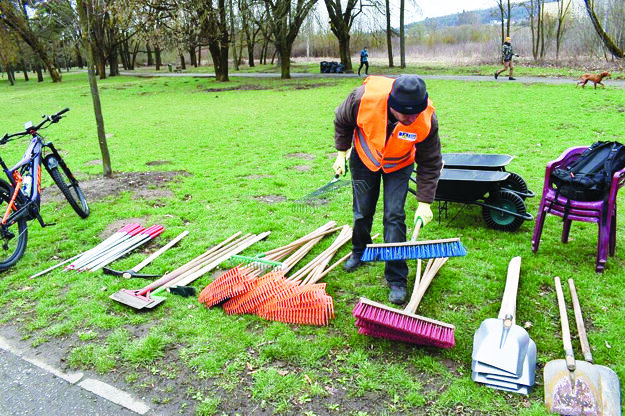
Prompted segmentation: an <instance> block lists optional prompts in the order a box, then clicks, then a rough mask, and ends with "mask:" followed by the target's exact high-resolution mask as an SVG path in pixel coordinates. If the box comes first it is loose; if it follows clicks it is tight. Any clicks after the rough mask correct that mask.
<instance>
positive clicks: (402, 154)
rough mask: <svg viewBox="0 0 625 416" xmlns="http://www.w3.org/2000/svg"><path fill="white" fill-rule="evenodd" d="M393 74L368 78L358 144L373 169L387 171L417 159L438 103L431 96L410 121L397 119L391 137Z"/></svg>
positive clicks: (362, 106)
mask: <svg viewBox="0 0 625 416" xmlns="http://www.w3.org/2000/svg"><path fill="white" fill-rule="evenodd" d="M393 81H394V79H392V78H386V77H380V76H370V77H368V78H367V79H365V82H364V85H365V93H364V94H363V95H362V98H361V99H360V107H359V108H358V116H357V117H356V125H357V127H356V129H355V130H354V147H355V148H356V151H357V152H358V156H360V159H361V160H362V162H363V163H364V164H365V166H366V167H367V168H369V170H371V171H373V172H377V171H378V170H380V169H382V171H383V172H384V173H390V172H394V171H396V170H399V169H401V168H404V167H406V166H408V165H410V164H412V163H414V161H415V154H416V147H415V144H417V143H419V142H422V141H423V140H425V139H426V137H428V135H429V134H430V130H431V128H432V114H434V110H435V109H434V106H433V105H432V101H430V99H428V106H427V108H426V109H425V110H424V111H422V112H421V113H420V114H419V115H418V116H417V119H416V120H415V121H414V122H413V123H412V124H410V125H408V126H404V125H403V124H401V123H397V125H396V126H395V129H393V132H392V133H391V135H390V137H389V138H388V141H387V140H386V126H387V125H388V96H389V94H390V93H391V88H392V87H393Z"/></svg>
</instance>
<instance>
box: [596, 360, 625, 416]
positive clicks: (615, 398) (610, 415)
mask: <svg viewBox="0 0 625 416" xmlns="http://www.w3.org/2000/svg"><path fill="white" fill-rule="evenodd" d="M595 368H596V369H597V371H599V375H600V377H601V402H602V405H603V416H621V383H620V382H619V379H618V375H617V374H616V373H615V372H614V370H612V369H611V368H609V367H606V366H604V365H595Z"/></svg>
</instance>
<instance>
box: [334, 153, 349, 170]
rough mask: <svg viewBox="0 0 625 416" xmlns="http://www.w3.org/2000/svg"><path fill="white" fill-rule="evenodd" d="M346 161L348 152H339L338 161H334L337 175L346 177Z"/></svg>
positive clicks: (337, 154)
mask: <svg viewBox="0 0 625 416" xmlns="http://www.w3.org/2000/svg"><path fill="white" fill-rule="evenodd" d="M345 159H347V151H345V150H339V151H338V152H336V160H335V161H334V165H332V169H334V172H336V174H337V175H345V174H346V173H347V169H346V167H345Z"/></svg>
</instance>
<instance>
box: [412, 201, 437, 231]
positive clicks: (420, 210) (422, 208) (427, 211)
mask: <svg viewBox="0 0 625 416" xmlns="http://www.w3.org/2000/svg"><path fill="white" fill-rule="evenodd" d="M432 218H434V214H432V209H431V208H430V204H428V203H426V202H419V205H417V212H415V214H414V222H415V224H416V223H417V221H419V220H421V226H423V227H425V226H426V225H428V223H429V222H430V221H432Z"/></svg>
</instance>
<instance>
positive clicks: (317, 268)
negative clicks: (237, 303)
mask: <svg viewBox="0 0 625 416" xmlns="http://www.w3.org/2000/svg"><path fill="white" fill-rule="evenodd" d="M351 236H352V229H351V228H350V227H349V226H344V227H343V229H342V231H341V233H340V234H339V236H338V237H337V238H336V240H335V241H334V242H333V243H332V245H331V246H330V247H328V248H327V249H326V250H325V251H324V252H323V253H321V254H320V255H319V256H317V257H316V258H315V259H313V260H312V261H311V262H310V263H308V264H307V265H306V266H305V267H303V268H302V269H300V270H299V271H298V272H297V273H295V274H294V275H293V276H291V277H289V278H288V279H287V280H286V281H285V282H284V286H283V290H281V291H280V292H279V293H277V294H276V296H275V297H273V298H272V299H271V300H270V301H269V302H264V303H261V304H260V305H258V307H257V310H256V313H257V315H258V316H260V317H262V318H265V319H269V320H274V321H281V322H286V323H293V324H306V325H327V324H328V322H329V320H330V319H332V318H334V303H333V299H332V297H331V296H329V295H327V293H326V291H325V290H326V284H325V283H321V284H317V282H318V281H319V280H321V278H323V277H324V276H325V275H327V273H329V271H330V270H331V269H333V268H334V267H336V266H337V265H338V263H340V261H341V260H339V262H337V263H335V264H334V265H333V266H332V267H331V268H328V269H327V270H326V266H327V265H328V264H329V262H330V260H331V259H332V257H333V256H334V255H335V254H336V252H337V251H338V250H339V249H340V248H341V247H342V246H343V245H344V244H345V243H347V242H348V241H350V240H351ZM344 258H345V257H344ZM344 258H343V259H344ZM295 282H299V284H298V285H295Z"/></svg>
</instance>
